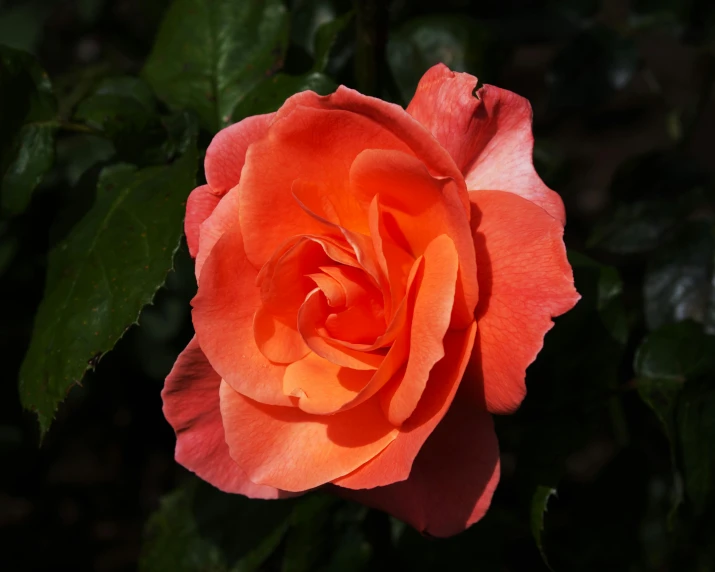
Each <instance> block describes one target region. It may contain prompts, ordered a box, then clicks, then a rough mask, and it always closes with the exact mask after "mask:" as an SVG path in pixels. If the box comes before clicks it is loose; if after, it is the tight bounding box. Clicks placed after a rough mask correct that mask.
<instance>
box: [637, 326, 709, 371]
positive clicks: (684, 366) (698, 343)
mask: <svg viewBox="0 0 715 572" xmlns="http://www.w3.org/2000/svg"><path fill="white" fill-rule="evenodd" d="M713 340H715V338H713V337H711V336H706V335H704V333H703V328H702V326H701V325H699V324H697V323H695V322H692V321H684V322H680V323H678V324H670V325H667V326H664V327H662V328H660V329H658V330H656V331H655V332H653V333H651V334H650V335H648V336H647V337H646V338H645V340H643V342H642V343H641V345H640V346H639V348H638V350H637V351H636V357H635V362H634V369H635V371H636V374H637V375H638V376H640V377H647V378H652V379H669V380H674V381H679V382H681V383H682V382H684V381H686V380H687V379H689V378H692V377H694V376H697V375H700V374H701V373H703V372H705V371H708V370H709V369H710V368H712V367H713V360H714V359H715V342H714V341H713Z"/></svg>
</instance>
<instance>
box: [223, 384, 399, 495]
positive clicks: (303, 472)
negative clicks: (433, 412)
mask: <svg viewBox="0 0 715 572" xmlns="http://www.w3.org/2000/svg"><path fill="white" fill-rule="evenodd" d="M220 397H221V416H222V417H223V425H224V429H225V431H226V442H227V443H228V448H229V451H230V454H231V457H232V458H233V459H234V460H235V461H236V462H237V463H238V464H239V466H240V467H241V468H242V469H243V470H244V471H246V474H247V475H248V477H249V478H250V479H251V481H253V482H255V483H260V484H264V485H268V486H273V487H276V488H280V489H281V490H287V491H296V492H297V491H305V490H308V489H312V488H314V487H317V486H320V485H322V484H325V483H327V482H329V481H332V480H333V479H336V478H338V477H340V476H342V475H344V474H346V473H349V472H350V471H353V470H355V469H356V468H357V467H359V466H360V465H362V464H364V463H366V462H367V461H368V460H370V459H371V458H373V457H374V456H375V455H377V454H378V453H379V452H380V451H382V450H383V449H384V448H385V447H386V446H387V445H388V444H390V443H391V442H392V441H393V440H394V439H395V436H396V435H397V430H396V429H395V428H393V427H392V426H391V425H390V424H389V423H388V422H387V421H386V420H385V418H384V416H383V414H382V411H381V410H380V405H379V404H378V403H377V402H376V401H375V400H369V401H366V402H365V403H363V404H362V405H360V406H358V407H354V408H352V409H349V410H348V411H345V412H342V413H336V414H334V415H310V414H309V413H305V412H304V411H301V410H300V409H297V408H295V407H277V406H272V405H265V404H262V403H258V402H256V401H253V400H251V399H248V398H247V397H244V396H243V395H241V394H240V393H237V392H236V391H234V390H233V389H232V388H231V386H229V385H228V384H227V383H225V382H221V388H220Z"/></svg>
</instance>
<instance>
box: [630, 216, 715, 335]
mask: <svg viewBox="0 0 715 572" xmlns="http://www.w3.org/2000/svg"><path fill="white" fill-rule="evenodd" d="M714 264H715V237H714V236H713V227H712V225H711V224H709V223H707V222H704V221H695V222H691V223H690V224H688V225H687V226H685V227H684V228H682V229H681V230H680V231H679V232H678V233H677V234H676V235H675V236H673V237H672V239H671V240H670V241H669V242H667V243H666V244H663V245H661V247H660V248H658V250H657V251H655V252H654V253H653V254H652V255H651V257H650V259H649V261H648V267H647V269H646V273H645V278H644V284H643V297H644V300H645V316H646V322H647V324H648V327H649V328H650V329H655V328H658V327H660V326H662V325H664V324H668V323H672V322H677V321H680V320H684V319H686V318H690V319H693V320H696V321H698V322H703V321H705V319H706V317H707V316H708V313H709V311H710V310H709V305H710V304H711V301H713V300H712V297H713V289H714V287H713V283H712V278H713V265H714Z"/></svg>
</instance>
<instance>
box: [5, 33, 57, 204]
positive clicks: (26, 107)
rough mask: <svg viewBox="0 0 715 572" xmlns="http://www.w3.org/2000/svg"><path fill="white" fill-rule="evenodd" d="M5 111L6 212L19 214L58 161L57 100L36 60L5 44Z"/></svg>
mask: <svg viewBox="0 0 715 572" xmlns="http://www.w3.org/2000/svg"><path fill="white" fill-rule="evenodd" d="M0 110H2V112H1V113H0V175H1V176H2V178H1V179H0V209H1V210H2V211H3V212H6V213H9V214H11V215H17V214H20V213H22V212H23V211H24V210H25V209H26V208H27V206H28V205H29V204H30V200H31V198H32V193H33V191H34V190H35V188H36V187H37V185H39V184H40V182H41V181H42V179H43V177H44V176H45V173H47V171H48V170H49V169H50V167H51V166H52V163H53V162H54V154H55V143H54V141H55V131H56V127H57V126H56V124H55V123H54V121H53V120H54V118H55V112H56V102H55V98H54V95H53V93H52V85H51V84H50V81H49V79H48V77H47V74H46V73H45V72H44V71H43V70H42V69H41V68H40V66H39V65H38V64H37V62H36V61H35V59H34V58H33V57H32V56H30V55H29V54H26V53H24V52H20V51H17V50H13V49H11V48H7V47H5V46H0ZM10 110H12V111H10Z"/></svg>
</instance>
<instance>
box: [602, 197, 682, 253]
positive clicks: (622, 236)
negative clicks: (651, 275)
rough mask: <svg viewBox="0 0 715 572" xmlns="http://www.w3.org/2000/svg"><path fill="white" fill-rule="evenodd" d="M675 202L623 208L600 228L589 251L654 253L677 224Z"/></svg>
mask: <svg viewBox="0 0 715 572" xmlns="http://www.w3.org/2000/svg"><path fill="white" fill-rule="evenodd" d="M677 215H678V213H677V212H676V211H675V210H674V209H673V205H672V201H666V200H662V201H651V200H646V201H637V202H634V203H630V204H622V205H620V206H619V207H618V208H617V209H616V211H615V213H613V214H611V215H609V216H608V218H607V219H605V220H604V221H602V222H601V223H599V224H597V225H596V227H595V228H594V229H593V232H592V233H591V236H590V237H589V240H588V246H589V248H600V249H603V250H607V251H608V252H615V253H617V254H636V253H640V252H647V251H649V250H653V249H654V248H655V247H656V246H658V244H659V242H660V240H661V239H662V237H663V235H664V234H665V233H666V232H667V231H668V230H670V229H671V228H672V227H673V226H674V225H675V223H676V222H677Z"/></svg>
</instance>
